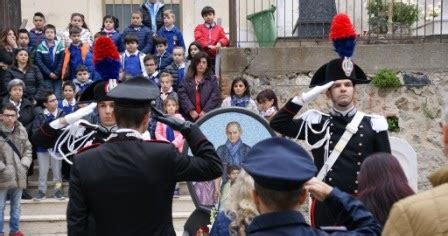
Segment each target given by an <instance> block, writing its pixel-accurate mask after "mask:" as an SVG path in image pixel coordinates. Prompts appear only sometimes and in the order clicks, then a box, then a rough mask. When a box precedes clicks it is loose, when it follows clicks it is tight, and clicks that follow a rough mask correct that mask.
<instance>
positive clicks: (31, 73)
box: [4, 48, 45, 104]
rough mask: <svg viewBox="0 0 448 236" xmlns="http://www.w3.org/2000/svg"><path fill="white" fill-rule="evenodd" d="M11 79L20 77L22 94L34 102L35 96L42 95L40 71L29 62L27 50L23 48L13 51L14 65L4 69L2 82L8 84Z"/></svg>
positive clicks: (42, 86) (42, 87) (42, 83)
mask: <svg viewBox="0 0 448 236" xmlns="http://www.w3.org/2000/svg"><path fill="white" fill-rule="evenodd" d="M13 79H20V80H22V81H23V82H24V83H25V91H24V96H25V97H26V98H28V99H29V100H30V101H32V102H33V103H34V104H35V102H36V98H38V97H40V96H41V95H43V92H44V90H45V87H44V82H43V77H42V73H41V72H40V70H39V69H38V68H37V66H35V65H33V64H32V63H30V60H29V56H28V51H27V50H26V49H24V48H20V49H17V50H16V51H15V61H14V65H13V66H11V68H9V69H8V70H7V71H6V73H5V80H4V83H5V84H8V83H9V81H11V80H13Z"/></svg>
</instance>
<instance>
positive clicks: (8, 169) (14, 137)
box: [0, 122, 32, 190]
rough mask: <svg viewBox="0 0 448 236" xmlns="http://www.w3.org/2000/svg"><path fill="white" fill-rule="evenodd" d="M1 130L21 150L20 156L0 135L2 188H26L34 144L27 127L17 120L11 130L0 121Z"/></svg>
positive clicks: (0, 178) (0, 184)
mask: <svg viewBox="0 0 448 236" xmlns="http://www.w3.org/2000/svg"><path fill="white" fill-rule="evenodd" d="M0 130H1V131H2V132H3V133H4V134H5V135H6V137H7V139H9V140H11V141H12V142H13V143H14V145H15V146H16V147H17V149H18V150H19V152H20V154H21V155H22V158H20V157H19V156H18V155H17V153H16V152H14V150H13V149H12V147H11V146H10V145H9V144H8V143H7V142H6V140H5V139H4V138H3V137H0V189H3V190H4V189H9V188H16V187H18V188H22V189H24V188H26V172H27V170H28V168H29V167H30V165H31V162H32V146H31V143H30V141H29V140H28V134H27V132H26V130H25V127H23V125H22V124H21V123H20V122H16V124H15V125H14V129H13V130H10V129H8V128H6V127H5V126H4V124H3V123H0Z"/></svg>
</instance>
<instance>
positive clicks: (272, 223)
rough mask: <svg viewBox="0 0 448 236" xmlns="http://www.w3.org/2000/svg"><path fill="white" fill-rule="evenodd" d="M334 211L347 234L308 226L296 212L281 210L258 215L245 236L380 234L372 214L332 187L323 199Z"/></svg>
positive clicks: (379, 227)
mask: <svg viewBox="0 0 448 236" xmlns="http://www.w3.org/2000/svg"><path fill="white" fill-rule="evenodd" d="M325 202H328V204H329V205H331V206H332V208H333V209H334V211H337V212H341V215H343V216H344V219H345V221H343V222H342V225H343V226H345V227H347V231H343V232H333V233H328V232H325V231H323V230H319V229H316V228H312V227H310V226H309V225H308V224H307V223H306V221H305V219H304V218H303V216H302V214H300V212H298V211H284V212H274V213H268V214H262V215H259V216H257V217H255V218H254V220H253V221H252V223H251V224H250V225H249V228H248V229H247V235H252V236H271V235H304V236H314V235H371V236H374V235H380V234H381V226H380V225H379V224H378V222H376V220H375V218H374V217H373V215H372V214H371V213H370V212H369V211H368V210H367V209H366V208H365V207H364V206H363V205H362V203H361V202H360V201H358V200H356V199H355V198H353V197H352V196H349V195H348V194H346V193H343V192H341V191H340V190H338V189H337V188H334V189H333V191H332V192H331V193H330V196H328V198H327V199H326V200H325Z"/></svg>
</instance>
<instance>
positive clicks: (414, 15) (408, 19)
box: [392, 2, 419, 27]
mask: <svg viewBox="0 0 448 236" xmlns="http://www.w3.org/2000/svg"><path fill="white" fill-rule="evenodd" d="M418 15H419V9H418V7H417V6H416V5H414V4H406V3H403V2H396V3H394V15H393V17H392V21H393V22H394V23H396V24H401V25H403V26H406V27H411V25H412V24H414V23H415V22H417V21H418Z"/></svg>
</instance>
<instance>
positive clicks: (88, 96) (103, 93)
mask: <svg viewBox="0 0 448 236" xmlns="http://www.w3.org/2000/svg"><path fill="white" fill-rule="evenodd" d="M109 90H110V88H109V81H105V80H98V81H95V82H94V83H92V84H91V85H89V87H87V88H86V89H85V90H84V91H83V92H82V94H81V97H80V98H79V102H80V103H90V102H102V101H112V98H110V97H109V96H107V92H109Z"/></svg>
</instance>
